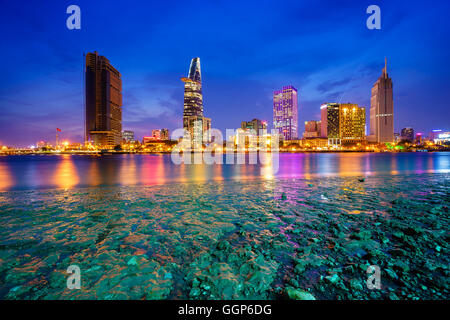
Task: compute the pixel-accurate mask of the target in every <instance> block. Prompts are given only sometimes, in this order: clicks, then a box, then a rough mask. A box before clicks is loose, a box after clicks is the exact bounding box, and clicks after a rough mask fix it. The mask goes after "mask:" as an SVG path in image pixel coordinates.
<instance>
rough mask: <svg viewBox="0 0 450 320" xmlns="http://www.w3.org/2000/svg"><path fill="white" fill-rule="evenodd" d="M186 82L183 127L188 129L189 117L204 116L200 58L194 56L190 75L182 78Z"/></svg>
mask: <svg viewBox="0 0 450 320" xmlns="http://www.w3.org/2000/svg"><path fill="white" fill-rule="evenodd" d="M181 81H183V82H184V110H183V127H184V128H185V129H188V124H189V121H188V118H189V117H192V116H196V117H203V95H202V76H201V69H200V58H193V59H192V61H191V65H190V67H189V75H188V77H187V78H182V79H181Z"/></svg>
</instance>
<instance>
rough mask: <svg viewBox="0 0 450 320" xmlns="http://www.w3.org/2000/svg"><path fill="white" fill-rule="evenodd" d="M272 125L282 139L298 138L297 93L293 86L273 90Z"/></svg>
mask: <svg viewBox="0 0 450 320" xmlns="http://www.w3.org/2000/svg"><path fill="white" fill-rule="evenodd" d="M273 126H274V127H275V130H277V132H278V133H279V134H280V136H282V137H283V139H284V140H296V139H297V138H298V94H297V89H295V88H294V87H293V86H284V87H283V88H282V89H281V90H276V91H274V93H273Z"/></svg>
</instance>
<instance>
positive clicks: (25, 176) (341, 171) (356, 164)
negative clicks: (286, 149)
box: [0, 153, 450, 190]
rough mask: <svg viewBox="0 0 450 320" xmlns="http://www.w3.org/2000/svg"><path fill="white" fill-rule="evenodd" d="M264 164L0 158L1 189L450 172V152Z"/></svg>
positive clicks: (282, 159) (319, 156)
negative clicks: (176, 163)
mask: <svg viewBox="0 0 450 320" xmlns="http://www.w3.org/2000/svg"><path fill="white" fill-rule="evenodd" d="M224 162H226V161H225V157H224ZM235 162H236V158H235ZM265 162H266V163H265V164H261V161H260V159H258V164H256V165H250V164H248V163H249V158H248V156H247V157H246V158H245V163H246V164H225V163H224V164H212V165H206V164H195V165H194V164H192V165H187V164H181V165H175V164H174V163H173V162H172V160H171V157H170V155H112V156H102V157H99V156H96V157H93V156H75V155H59V156H7V157H0V190H11V189H29V188H53V187H59V188H72V187H78V186H80V187H84V186H109V185H137V184H143V185H154V184H166V183H180V182H181V183H186V182H202V181H211V180H215V181H220V180H245V179H268V180H271V179H275V178H306V179H314V178H315V177H317V176H357V175H379V174H393V175H397V174H408V173H417V174H422V173H449V172H450V153H399V154H391V153H376V154H375V153H299V154H280V155H279V161H278V162H277V159H276V158H272V157H271V156H269V157H268V158H267V159H266V161H265Z"/></svg>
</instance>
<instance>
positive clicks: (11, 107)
mask: <svg viewBox="0 0 450 320" xmlns="http://www.w3.org/2000/svg"><path fill="white" fill-rule="evenodd" d="M71 4H77V5H79V6H80V8H81V30H68V29H67V28H66V19H67V17H68V15H67V14H66V8H67V7H68V6H69V5H71ZM371 4H377V5H379V6H380V8H381V19H382V22H381V30H368V29H367V28H366V19H367V17H368V16H369V15H368V14H366V8H367V7H368V6H369V5H371ZM449 12H450V3H449V2H448V1H444V0H442V1H433V2H430V1H428V2H424V1H399V0H397V1H372V0H371V1H345V0H344V1H300V0H296V1H284V0H279V1H229V0H228V1H224V0H204V1H195V0H192V1H170V0H169V1H122V0H117V1H100V0H97V1H80V0H71V1H55V0H53V1H51V0H45V1H34V2H22V1H20V2H19V1H7V2H6V1H2V3H1V13H0V35H1V39H2V50H1V51H0V58H1V61H2V63H1V65H0V68H1V69H0V71H1V75H2V76H1V78H0V110H1V116H0V144H2V143H3V144H8V145H15V146H27V145H30V144H34V143H36V141H38V140H41V139H44V140H48V141H53V140H54V134H55V128H56V127H58V128H62V129H63V136H64V138H66V139H69V140H71V141H79V142H81V141H82V132H83V118H84V109H83V52H89V51H94V50H96V51H98V52H99V53H100V54H101V55H104V56H106V57H107V58H108V59H109V60H110V61H111V63H112V64H113V65H114V66H115V67H116V68H117V69H118V70H119V71H120V72H121V74H122V81H123V97H124V98H123V103H124V105H123V128H124V129H130V130H134V131H135V132H136V136H137V137H138V138H141V137H142V136H143V135H148V134H149V133H150V132H151V130H152V129H155V128H162V127H167V128H169V129H171V130H172V129H175V128H178V127H180V126H181V123H182V109H183V83H182V82H181V81H180V78H181V77H183V76H186V75H187V72H188V67H189V63H190V60H191V58H193V57H197V56H198V57H200V58H201V63H202V80H203V94H204V111H205V115H206V116H208V117H211V118H212V126H213V127H215V128H218V129H221V130H225V128H237V127H239V126H240V122H241V121H243V120H251V119H253V118H260V119H263V120H268V121H269V122H270V123H271V122H272V92H273V91H274V90H276V89H279V88H281V87H282V86H283V85H288V84H292V85H294V86H295V87H296V88H297V89H298V90H299V121H300V122H299V123H300V133H301V132H302V131H303V129H304V128H303V122H304V121H305V120H315V119H317V120H318V119H319V118H320V116H319V111H320V104H321V103H323V102H339V101H341V102H352V103H358V104H359V105H361V106H365V107H369V106H370V90H371V87H372V85H373V83H374V82H375V81H376V80H377V78H378V77H379V76H380V74H381V69H382V68H383V65H384V57H385V56H386V57H387V58H388V72H389V75H390V76H391V77H392V79H393V82H394V106H395V130H396V132H398V131H399V130H400V129H401V128H402V127H405V126H413V127H414V128H415V129H416V130H417V131H421V132H425V133H426V132H429V131H430V130H431V129H436V128H440V129H446V130H450V120H449V119H450V111H449V110H450V108H449V107H450V106H449V101H450V90H449V84H450V62H449V59H448V54H449V51H450V50H449V47H450V45H449V43H450V42H449V41H448V39H449V34H450V21H448V19H447V17H448V13H449ZM367 115H368V114H367Z"/></svg>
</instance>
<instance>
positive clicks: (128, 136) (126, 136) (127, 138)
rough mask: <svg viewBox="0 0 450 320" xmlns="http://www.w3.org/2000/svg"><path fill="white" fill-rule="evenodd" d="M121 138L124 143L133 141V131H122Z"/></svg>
mask: <svg viewBox="0 0 450 320" xmlns="http://www.w3.org/2000/svg"><path fill="white" fill-rule="evenodd" d="M122 140H123V141H124V142H126V143H133V142H134V131H130V130H124V131H122Z"/></svg>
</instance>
